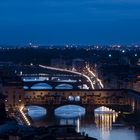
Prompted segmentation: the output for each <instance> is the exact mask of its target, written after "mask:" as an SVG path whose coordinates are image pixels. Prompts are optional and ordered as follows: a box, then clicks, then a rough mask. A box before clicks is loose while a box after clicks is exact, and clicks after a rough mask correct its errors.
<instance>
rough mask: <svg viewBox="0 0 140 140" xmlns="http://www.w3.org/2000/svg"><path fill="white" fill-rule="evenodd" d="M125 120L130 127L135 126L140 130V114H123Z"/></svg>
mask: <svg viewBox="0 0 140 140" xmlns="http://www.w3.org/2000/svg"><path fill="white" fill-rule="evenodd" d="M123 119H124V121H125V122H126V123H128V124H129V125H133V126H134V127H135V128H140V112H134V113H130V114H123Z"/></svg>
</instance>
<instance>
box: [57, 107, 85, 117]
mask: <svg viewBox="0 0 140 140" xmlns="http://www.w3.org/2000/svg"><path fill="white" fill-rule="evenodd" d="M85 113H86V109H85V108H84V107H82V106H79V105H63V106H59V107H57V108H56V109H55V110H54V114H55V116H57V117H62V118H76V117H81V116H83V115H85Z"/></svg>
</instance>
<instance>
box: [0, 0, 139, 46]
mask: <svg viewBox="0 0 140 140" xmlns="http://www.w3.org/2000/svg"><path fill="white" fill-rule="evenodd" d="M29 42H32V43H33V44H38V45H48V44H55V45H60V44H119V43H120V44H140V0H0V44H5V45H6V44H8V45H10V44H11V45H23V44H28V43H29Z"/></svg>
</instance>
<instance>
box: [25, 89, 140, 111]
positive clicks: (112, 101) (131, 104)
mask: <svg viewBox="0 0 140 140" xmlns="http://www.w3.org/2000/svg"><path fill="white" fill-rule="evenodd" d="M25 92H26V93H25V105H39V106H43V107H45V108H47V110H48V112H51V113H52V112H53V111H54V110H55V109H56V108H58V107H60V106H64V105H79V106H82V107H84V108H85V109H86V112H88V113H93V110H94V109H96V108H98V107H101V106H106V107H109V108H111V109H114V110H116V111H129V112H132V111H134V110H138V111H140V99H139V100H137V101H135V100H134V98H135V96H136V95H137V94H136V93H135V92H133V91H129V90H124V89H119V90H117V89H114V90H109V89H106V90H105V89H104V90H84V91H83V90H75V91H72V90H65V91H64V90H60V91H58V90H53V91H46V90H44V91H43V90H42V91H37V90H32V91H31V90H26V91H25ZM139 96H140V95H139ZM70 97H79V100H78V101H76V100H70Z"/></svg>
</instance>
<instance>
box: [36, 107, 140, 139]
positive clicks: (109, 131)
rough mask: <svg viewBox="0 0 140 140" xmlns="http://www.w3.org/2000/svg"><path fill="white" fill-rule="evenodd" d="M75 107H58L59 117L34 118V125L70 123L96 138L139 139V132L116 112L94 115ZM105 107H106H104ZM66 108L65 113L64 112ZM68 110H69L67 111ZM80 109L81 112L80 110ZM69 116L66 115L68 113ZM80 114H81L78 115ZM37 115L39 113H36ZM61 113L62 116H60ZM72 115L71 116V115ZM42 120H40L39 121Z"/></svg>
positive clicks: (98, 112) (78, 130) (78, 129)
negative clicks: (121, 119) (120, 118)
mask: <svg viewBox="0 0 140 140" xmlns="http://www.w3.org/2000/svg"><path fill="white" fill-rule="evenodd" d="M77 109H78V108H77V107H76V108H75V107H74V106H72V107H70V106H69V107H68V108H67V107H66V106H65V107H63V108H61V109H58V110H57V111H56V112H57V113H58V112H59V111H60V112H59V117H58V116H57V117H55V118H53V119H52V120H49V119H47V118H46V119H41V118H40V119H41V120H40V121H39V120H35V125H37V126H42V125H49V124H52V121H53V124H72V125H76V126H77V132H85V133H87V134H88V135H89V136H91V137H95V138H97V139H98V140H121V139H126V140H139V139H140V135H139V133H137V132H135V131H134V130H133V129H132V128H131V127H130V126H127V125H125V124H124V123H123V122H122V121H120V120H119V119H118V118H119V117H118V113H116V112H114V111H112V112H108V111H105V112H103V111H102V112H101V111H99V110H98V111H97V110H96V111H95V112H94V115H84V116H83V110H82V111H81V107H79V110H78V111H77ZM105 109H106V108H105ZM66 110H67V113H64V112H65V111H66ZM69 111H70V112H69ZM75 111H76V112H78V113H77V117H75V116H76V115H75V113H73V112H75ZM80 111H81V112H80ZM61 113H62V114H61ZM70 114H71V116H70V118H69V117H68V115H70ZM79 114H81V115H79ZM38 115H39V114H38ZM61 115H62V116H61ZM63 115H64V116H63ZM65 115H66V116H65ZM72 116H73V117H72ZM41 121H42V122H41Z"/></svg>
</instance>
